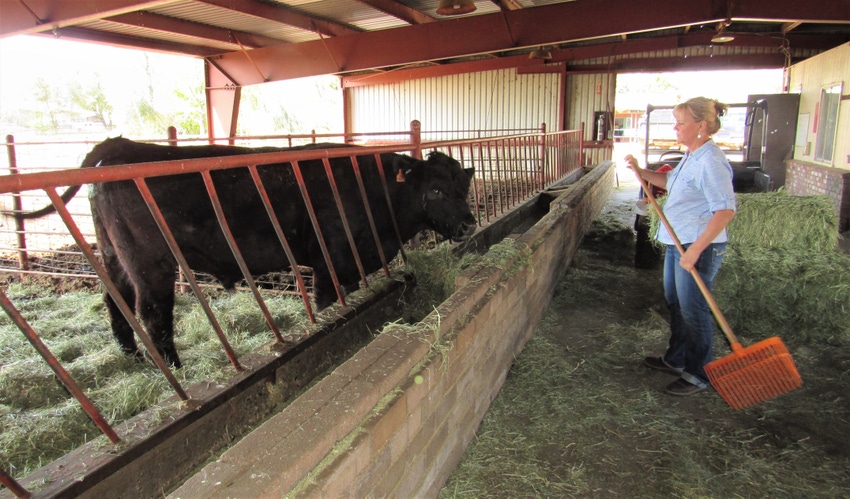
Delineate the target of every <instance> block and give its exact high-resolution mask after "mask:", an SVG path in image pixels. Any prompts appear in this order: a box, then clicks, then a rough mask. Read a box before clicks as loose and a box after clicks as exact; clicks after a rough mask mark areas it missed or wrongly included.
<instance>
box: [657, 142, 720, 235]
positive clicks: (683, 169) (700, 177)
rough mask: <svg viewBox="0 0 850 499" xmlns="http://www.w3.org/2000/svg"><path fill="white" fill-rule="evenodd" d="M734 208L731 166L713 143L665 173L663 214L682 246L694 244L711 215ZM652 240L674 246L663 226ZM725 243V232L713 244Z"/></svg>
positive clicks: (702, 147)
mask: <svg viewBox="0 0 850 499" xmlns="http://www.w3.org/2000/svg"><path fill="white" fill-rule="evenodd" d="M736 207H737V205H736V201H735V192H734V191H733V190H732V167H731V166H730V165H729V161H728V160H727V159H726V154H724V153H723V151H722V150H721V149H720V148H719V147H717V144H715V143H714V141H713V140H709V141H708V142H706V143H705V144H703V145H702V146H701V147H700V148H699V149H697V150H696V151H690V152H686V153H685V156H684V157H683V158H682V161H680V162H679V164H678V165H677V166H676V168H673V170H671V171H670V172H668V173H667V200H666V201H665V203H664V215H665V216H666V217H667V220H668V221H669V222H670V225H671V226H672V227H673V230H674V231H675V232H676V235H677V236H678V237H679V241H680V242H681V243H682V244H689V243H692V242H694V241H696V239H697V238H698V237H699V235H700V234H702V233H703V232H705V229H706V227H708V222H709V220H711V217H712V216H714V212H716V211H720V210H735V209H736ZM655 237H656V239H658V241H660V242H662V243H664V244H674V242H673V238H672V237H670V234H668V233H667V229H666V228H665V227H664V226H663V225H661V226H660V227H659V229H658V233H657V234H656V236H655ZM726 241H727V234H726V230H725V229H724V230H723V232H721V233H720V234H719V235H718V236H717V238H715V239H714V241H712V242H714V243H723V242H726Z"/></svg>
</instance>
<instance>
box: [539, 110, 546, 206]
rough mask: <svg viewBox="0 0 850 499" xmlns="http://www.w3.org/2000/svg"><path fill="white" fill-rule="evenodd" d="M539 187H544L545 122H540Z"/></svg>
mask: <svg viewBox="0 0 850 499" xmlns="http://www.w3.org/2000/svg"><path fill="white" fill-rule="evenodd" d="M539 142H540V167H539V168H540V189H541V190H542V189H545V188H546V183H547V177H546V123H541V124H540V141H539Z"/></svg>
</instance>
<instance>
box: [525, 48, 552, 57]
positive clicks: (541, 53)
mask: <svg viewBox="0 0 850 499" xmlns="http://www.w3.org/2000/svg"><path fill="white" fill-rule="evenodd" d="M528 58H529V59H543V60H549V59H551V58H552V51H550V50H549V49H548V48H546V47H544V46H542V45H541V46H539V47H537V48H536V49H534V50H532V51H531V52H529V54H528Z"/></svg>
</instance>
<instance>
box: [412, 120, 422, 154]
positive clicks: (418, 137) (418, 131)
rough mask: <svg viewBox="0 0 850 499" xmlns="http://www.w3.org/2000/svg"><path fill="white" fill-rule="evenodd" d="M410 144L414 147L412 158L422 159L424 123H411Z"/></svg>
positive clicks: (417, 121)
mask: <svg viewBox="0 0 850 499" xmlns="http://www.w3.org/2000/svg"><path fill="white" fill-rule="evenodd" d="M410 143H411V145H412V146H413V148H412V149H411V150H410V156H411V157H413V158H416V159H422V123H420V122H419V120H413V121H411V122H410Z"/></svg>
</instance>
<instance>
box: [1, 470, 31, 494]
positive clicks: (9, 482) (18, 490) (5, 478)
mask: <svg viewBox="0 0 850 499" xmlns="http://www.w3.org/2000/svg"><path fill="white" fill-rule="evenodd" d="M0 483H2V484H3V486H4V487H6V488H7V489H9V490H10V491H11V492H12V493H13V494H15V497H20V498H22V499H28V498H30V497H32V494H30V493H29V491H28V490H27V489H25V488H23V487H22V486H21V484H19V483H18V481H17V480H15V479H14V478H12V475H10V474H8V473H6V470H4V469H3V468H0Z"/></svg>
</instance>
